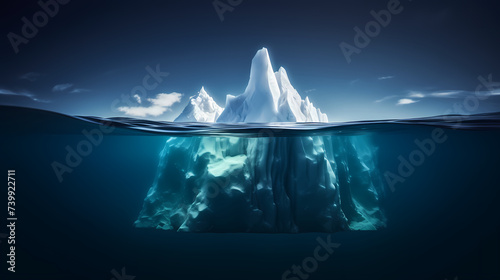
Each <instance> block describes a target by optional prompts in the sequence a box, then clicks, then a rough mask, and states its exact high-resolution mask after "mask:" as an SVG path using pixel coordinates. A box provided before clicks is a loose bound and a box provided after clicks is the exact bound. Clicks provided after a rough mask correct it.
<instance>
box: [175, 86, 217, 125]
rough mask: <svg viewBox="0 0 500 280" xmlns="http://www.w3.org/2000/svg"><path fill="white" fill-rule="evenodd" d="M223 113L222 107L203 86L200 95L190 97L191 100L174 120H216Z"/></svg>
mask: <svg viewBox="0 0 500 280" xmlns="http://www.w3.org/2000/svg"><path fill="white" fill-rule="evenodd" d="M221 113H222V108H221V107H220V106H219V105H217V103H216V102H215V101H214V99H213V98H212V97H211V96H210V95H209V94H208V93H207V92H206V90H205V88H204V87H202V88H201V90H200V92H199V93H198V95H196V96H192V97H190V98H189V102H188V104H187V105H186V107H185V108H184V110H183V111H182V113H181V114H180V115H179V116H178V117H177V118H176V119H175V120H174V122H215V121H216V120H217V118H218V117H219V116H220V114H221Z"/></svg>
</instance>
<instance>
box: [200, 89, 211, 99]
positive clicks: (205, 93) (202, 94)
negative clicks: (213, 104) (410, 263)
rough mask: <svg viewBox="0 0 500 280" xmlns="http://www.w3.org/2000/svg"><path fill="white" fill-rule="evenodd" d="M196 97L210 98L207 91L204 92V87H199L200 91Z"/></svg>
mask: <svg viewBox="0 0 500 280" xmlns="http://www.w3.org/2000/svg"><path fill="white" fill-rule="evenodd" d="M198 96H200V97H203V98H211V97H210V95H208V93H207V91H206V90H205V87H203V86H202V87H201V90H200V91H199V92H198Z"/></svg>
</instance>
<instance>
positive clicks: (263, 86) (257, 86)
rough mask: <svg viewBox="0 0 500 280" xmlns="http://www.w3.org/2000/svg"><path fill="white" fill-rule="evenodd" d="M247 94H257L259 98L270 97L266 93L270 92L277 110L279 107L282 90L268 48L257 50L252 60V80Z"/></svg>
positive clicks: (246, 91)
mask: <svg viewBox="0 0 500 280" xmlns="http://www.w3.org/2000/svg"><path fill="white" fill-rule="evenodd" d="M245 94H248V95H249V97H252V96H253V95H257V96H256V97H255V98H258V99H261V98H263V99H268V98H269V96H266V95H269V94H270V95H271V96H270V97H271V98H272V102H273V107H274V109H275V111H276V110H277V109H278V100H279V98H280V90H279V87H278V82H277V81H276V76H275V75H274V71H273V66H272V64H271V59H270V58H269V52H268V51H267V49H266V48H262V49H260V50H259V51H257V54H256V55H255V57H254V58H253V60H252V68H251V70H250V81H249V82H248V86H247V88H246V90H245ZM252 99H253V98H252Z"/></svg>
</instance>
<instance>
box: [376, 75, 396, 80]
mask: <svg viewBox="0 0 500 280" xmlns="http://www.w3.org/2000/svg"><path fill="white" fill-rule="evenodd" d="M393 78H394V76H384V77H378V78H377V79H378V80H379V81H383V80H389V79H393Z"/></svg>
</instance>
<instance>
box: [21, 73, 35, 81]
mask: <svg viewBox="0 0 500 280" xmlns="http://www.w3.org/2000/svg"><path fill="white" fill-rule="evenodd" d="M38 78H40V73H36V72H28V73H26V74H24V75H21V76H20V77H19V79H21V80H27V81H30V82H35V81H36V80H38Z"/></svg>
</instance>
